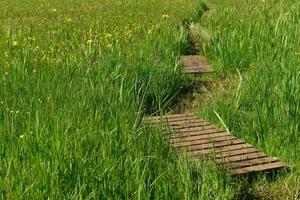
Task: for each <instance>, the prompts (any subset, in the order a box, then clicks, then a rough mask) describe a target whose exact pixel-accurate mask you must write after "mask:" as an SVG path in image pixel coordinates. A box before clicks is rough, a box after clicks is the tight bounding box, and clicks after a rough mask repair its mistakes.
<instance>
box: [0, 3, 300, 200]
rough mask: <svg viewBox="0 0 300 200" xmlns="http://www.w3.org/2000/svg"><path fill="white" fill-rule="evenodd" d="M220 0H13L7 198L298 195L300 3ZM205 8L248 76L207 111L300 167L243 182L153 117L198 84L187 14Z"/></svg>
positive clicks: (5, 30)
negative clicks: (197, 157) (187, 152)
mask: <svg viewBox="0 0 300 200" xmlns="http://www.w3.org/2000/svg"><path fill="white" fill-rule="evenodd" d="M237 3H238V4H237ZM207 4H208V6H209V7H210V8H211V10H210V11H208V12H206V13H205V14H204V15H203V16H202V14H203V9H204V6H203V4H201V3H200V2H199V1H196V0H175V1H174V0H172V1H171V0H167V1H160V0H151V1H133V0H129V1H125V0H113V1H108V0H101V1H98V2H96V1H92V0H87V1H83V0H68V1H58V0H51V1H44V0H36V1H29V0H24V1H18V0H0V52H1V53H0V189H1V193H0V194H1V195H0V198H1V199H46V198H47V199H48V198H49V199H235V198H244V197H245V196H247V197H248V198H249V197H250V195H252V193H253V194H254V195H256V196H258V197H265V198H267V197H269V198H273V199H278V198H280V197H281V198H283V199H287V198H289V199H296V198H297V195H298V193H299V189H298V188H299V155H298V152H297V150H298V149H299V116H300V115H299V106H300V105H299V102H300V96H299V95H300V93H299V90H300V89H299V87H300V83H299V82H300V80H299V63H300V61H299V54H298V53H299V52H300V48H299V46H300V45H299V41H298V36H299V23H298V22H299V19H300V17H299V13H298V12H297V11H298V10H299V8H300V6H299V3H297V1H296V0H294V1H292V0H289V1H267V0H266V3H262V2H259V1H255V3H253V2H252V1H234V0H229V1H225V0H224V1H223V0H222V1H213V0H210V1H207ZM287 12H289V14H287V15H286V13H287ZM239 13H240V14H239ZM201 16H202V18H201V21H200V23H199V24H200V27H201V29H200V31H199V32H200V33H201V37H200V39H198V40H199V41H198V43H199V46H200V47H202V48H203V52H204V54H205V56H207V57H208V58H209V60H211V61H212V62H213V63H214V64H215V65H214V66H215V67H216V68H217V69H218V72H219V73H217V74H219V75H220V74H223V75H221V76H222V77H225V78H226V80H228V77H229V75H228V74H230V73H233V74H237V73H236V69H239V70H240V72H241V78H240V79H234V80H232V82H231V81H227V82H229V85H230V88H231V90H229V91H228V92H223V91H220V92H215V93H214V94H213V97H214V98H213V99H214V101H213V102H212V103H211V104H210V106H209V107H208V108H205V109H204V108H202V109H199V111H201V113H202V115H205V116H206V117H207V118H208V119H210V120H212V121H215V122H218V119H217V118H216V117H215V115H214V112H213V111H216V112H217V113H218V114H219V115H220V116H221V117H222V118H223V120H224V122H225V123H226V125H227V126H228V127H229V128H230V130H233V132H234V133H236V134H238V135H239V136H241V137H243V138H245V139H246V140H247V141H248V142H251V143H253V144H255V145H257V146H258V147H260V148H262V149H263V150H265V151H266V152H267V153H270V154H272V155H276V156H278V157H279V158H281V159H282V160H283V161H285V162H287V163H288V164H289V165H291V166H293V167H294V168H295V171H294V172H293V173H290V174H288V175H285V176H284V175H281V176H279V177H278V179H276V181H274V182H270V181H267V180H265V179H266V177H264V176H262V177H259V178H258V179H257V180H255V181H254V182H253V183H252V185H250V184H249V183H248V180H247V179H245V180H244V179H242V180H232V179H231V178H230V177H228V175H227V174H226V173H224V171H223V170H219V169H217V168H216V166H215V165H214V164H211V163H204V162H201V161H197V162H194V161H191V160H190V159H189V158H186V157H185V156H184V155H179V156H177V155H175V154H174V152H173V151H172V150H171V149H170V147H169V145H168V144H167V143H166V142H165V141H163V139H162V136H161V134H160V132H159V131H158V130H153V129H150V128H148V127H144V126H143V125H142V124H141V118H142V116H143V115H144V114H148V113H153V112H159V111H161V110H164V109H167V108H168V107H170V106H174V104H176V97H177V94H178V92H179V91H180V90H181V89H182V88H186V87H187V86H188V85H189V82H190V79H189V78H187V77H185V76H183V75H182V74H181V71H180V68H179V63H178V56H179V55H180V54H181V53H183V52H185V51H186V48H187V46H188V44H187V33H186V31H185V30H184V28H183V26H182V24H183V22H186V21H199V20H200V17H201ZM245 30H247V31H245ZM205 41H207V42H205ZM233 76H234V77H236V75H233ZM215 78H216V79H217V78H218V75H216V76H215ZM235 83H240V87H236V86H235ZM248 188H250V190H249V189H248ZM272 192H275V193H273V194H272V195H271V193H272Z"/></svg>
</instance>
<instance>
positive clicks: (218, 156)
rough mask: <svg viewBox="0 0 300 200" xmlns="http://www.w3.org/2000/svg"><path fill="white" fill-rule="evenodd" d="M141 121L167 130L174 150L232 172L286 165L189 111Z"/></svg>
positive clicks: (242, 172)
mask: <svg viewBox="0 0 300 200" xmlns="http://www.w3.org/2000/svg"><path fill="white" fill-rule="evenodd" d="M192 68H193V67H190V69H192ZM144 121H145V122H146V123H148V124H152V125H156V126H161V127H162V129H161V130H162V131H163V132H164V133H169V134H164V137H165V138H168V139H170V143H171V145H172V146H173V147H174V148H175V149H177V150H185V151H186V152H187V154H189V155H191V156H192V157H196V156H202V157H203V158H210V159H214V160H215V162H216V163H217V164H218V165H226V166H227V167H228V169H229V172H230V173H231V174H245V173H250V172H254V171H265V170H269V169H278V168H281V167H283V166H285V165H284V164H283V163H281V162H280V161H278V160H277V159H275V158H272V157H269V156H267V155H266V154H265V153H263V152H261V151H259V150H258V149H256V148H254V147H253V146H252V145H250V144H247V143H245V141H243V140H241V139H239V138H237V137H235V136H234V135H232V134H231V133H229V132H227V131H224V130H222V129H219V128H216V127H215V126H214V125H212V124H210V123H209V122H207V121H205V120H204V119H201V118H198V117H196V116H195V115H193V114H191V113H188V114H176V115H167V116H164V117H161V116H158V117H147V118H145V119H144Z"/></svg>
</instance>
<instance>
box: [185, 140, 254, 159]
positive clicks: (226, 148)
mask: <svg viewBox="0 0 300 200" xmlns="http://www.w3.org/2000/svg"><path fill="white" fill-rule="evenodd" d="M249 147H252V145H250V144H247V143H245V144H235V145H230V146H221V147H213V148H211V149H203V150H199V151H192V152H190V153H189V154H190V155H191V156H198V155H199V154H202V155H207V154H214V153H220V152H227V151H232V150H240V149H245V148H249Z"/></svg>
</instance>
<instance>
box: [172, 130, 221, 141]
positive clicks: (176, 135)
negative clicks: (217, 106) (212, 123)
mask: <svg viewBox="0 0 300 200" xmlns="http://www.w3.org/2000/svg"><path fill="white" fill-rule="evenodd" d="M220 132H226V131H224V130H222V129H215V128H211V129H205V130H201V131H191V132H183V133H180V132H179V133H176V132H175V133H173V134H172V135H171V136H170V139H176V138H185V137H193V136H197V135H210V134H214V133H220Z"/></svg>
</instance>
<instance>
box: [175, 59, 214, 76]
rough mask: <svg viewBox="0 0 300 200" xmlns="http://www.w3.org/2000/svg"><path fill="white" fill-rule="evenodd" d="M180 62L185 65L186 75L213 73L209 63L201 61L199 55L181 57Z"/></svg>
mask: <svg viewBox="0 0 300 200" xmlns="http://www.w3.org/2000/svg"><path fill="white" fill-rule="evenodd" d="M180 61H181V63H182V65H183V69H184V73H193V74H197V73H206V72H212V71H213V68H212V67H211V66H210V65H209V64H208V62H207V61H206V60H202V59H200V57H199V56H197V55H189V56H181V58H180Z"/></svg>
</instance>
